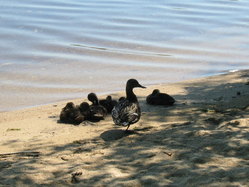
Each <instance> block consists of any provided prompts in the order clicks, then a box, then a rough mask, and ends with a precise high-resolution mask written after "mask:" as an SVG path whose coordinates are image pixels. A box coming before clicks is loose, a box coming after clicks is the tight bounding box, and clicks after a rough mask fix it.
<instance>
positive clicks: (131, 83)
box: [126, 79, 146, 88]
mask: <svg viewBox="0 0 249 187" xmlns="http://www.w3.org/2000/svg"><path fill="white" fill-rule="evenodd" d="M126 87H128V88H137V87H139V88H146V87H145V86H142V85H141V84H139V82H138V81H137V80H136V79H129V80H128V81H127V83H126Z"/></svg>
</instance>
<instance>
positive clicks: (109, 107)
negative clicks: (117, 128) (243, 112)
mask: <svg viewBox="0 0 249 187" xmlns="http://www.w3.org/2000/svg"><path fill="white" fill-rule="evenodd" d="M117 103H118V102H117V101H116V100H113V99H112V96H110V95H108V96H107V97H106V99H102V100H99V104H100V105H102V106H103V107H105V108H106V110H107V112H108V113H111V112H112V109H113V107H114V106H115V105H116V104H117Z"/></svg>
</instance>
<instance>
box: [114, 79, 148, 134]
mask: <svg viewBox="0 0 249 187" xmlns="http://www.w3.org/2000/svg"><path fill="white" fill-rule="evenodd" d="M136 87H140V88H146V87H144V86H142V85H140V84H139V83H138V81H137V80H136V79H129V80H128V81H127V83H126V98H124V97H122V98H121V99H120V100H119V102H118V104H117V105H116V106H115V107H114V108H113V109H112V119H113V121H114V123H115V124H116V125H119V126H127V129H126V131H128V129H129V127H130V125H131V124H134V123H136V122H138V121H139V119H140V117H141V109H140V106H139V103H138V100H137V96H136V95H135V94H134V93H133V88H136Z"/></svg>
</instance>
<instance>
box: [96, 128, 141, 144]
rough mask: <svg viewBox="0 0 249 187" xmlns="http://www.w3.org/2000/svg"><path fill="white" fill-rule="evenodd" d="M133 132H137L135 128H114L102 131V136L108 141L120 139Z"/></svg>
mask: <svg viewBox="0 0 249 187" xmlns="http://www.w3.org/2000/svg"><path fill="white" fill-rule="evenodd" d="M132 134H137V132H136V131H133V130H128V131H125V130H120V129H114V130H108V131H105V132H103V133H101V135H100V137H101V138H102V139H103V140H104V141H106V142H108V141H114V140H118V139H121V138H124V137H126V136H129V135H132Z"/></svg>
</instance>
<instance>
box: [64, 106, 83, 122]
mask: <svg viewBox="0 0 249 187" xmlns="http://www.w3.org/2000/svg"><path fill="white" fill-rule="evenodd" d="M84 120H85V117H84V116H83V115H82V114H81V113H80V110H79V109H78V108H77V107H76V106H75V105H74V103H73V102H69V103H67V104H66V106H65V107H64V108H62V110H61V113H60V121H61V122H63V123H70V124H75V125H78V124H80V123H81V122H82V121H84Z"/></svg>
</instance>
